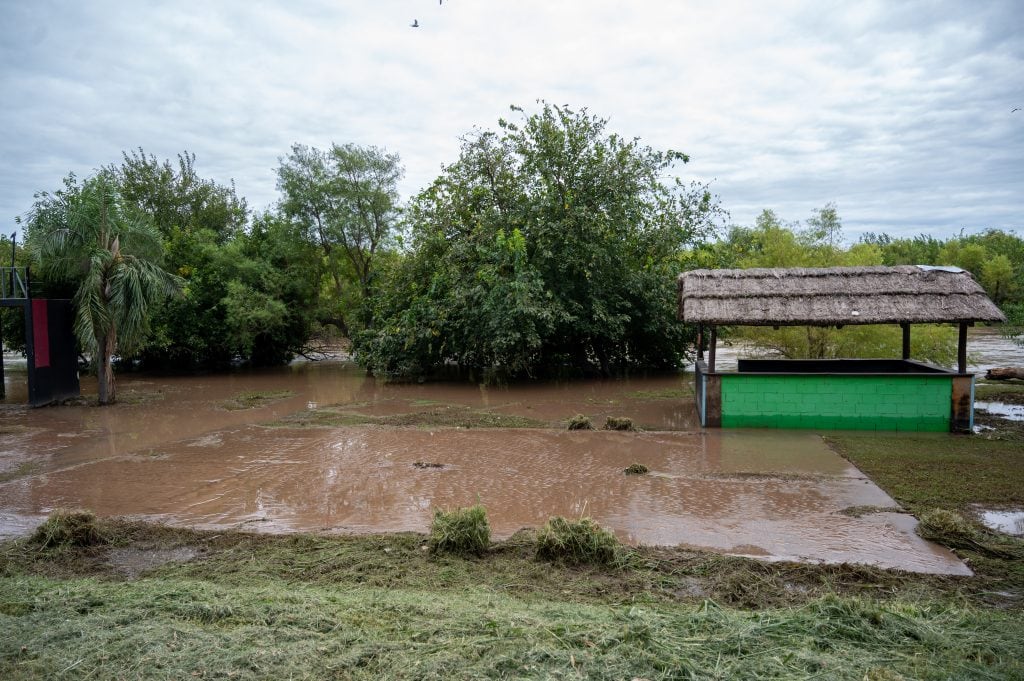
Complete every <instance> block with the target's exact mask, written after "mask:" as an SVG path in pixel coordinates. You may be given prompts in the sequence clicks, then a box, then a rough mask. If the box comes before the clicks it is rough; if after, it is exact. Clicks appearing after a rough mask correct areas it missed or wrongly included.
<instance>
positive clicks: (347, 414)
mask: <svg viewBox="0 0 1024 681" xmlns="http://www.w3.org/2000/svg"><path fill="white" fill-rule="evenodd" d="M266 425H267V426H270V427H274V428H337V427H344V426H374V425H376V426H394V427H399V428H543V427H545V426H547V425H548V424H546V423H545V422H543V421H539V420H537V419H531V418H527V417H525V416H515V415H512V414H496V413H494V412H489V411H475V410H472V409H468V408H466V407H461V406H442V407H436V408H434V409H428V410H424V411H412V412H409V413H406V414H390V415H388V416H372V415H369V414H360V413H359V412H357V411H351V410H345V409H341V408H335V409H315V410H306V411H302V412H299V413H298V414H292V415H290V416H286V417H285V418H283V419H280V420H278V421H273V422H271V423H268V424H266Z"/></svg>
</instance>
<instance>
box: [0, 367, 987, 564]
mask: <svg viewBox="0 0 1024 681" xmlns="http://www.w3.org/2000/svg"><path fill="white" fill-rule="evenodd" d="M120 387H121V395H122V397H123V398H124V400H125V402H124V403H123V404H120V405H117V406H115V407H113V408H107V409H98V408H94V407H86V406H82V407H59V408H51V409H42V410H27V409H23V408H14V407H6V408H4V409H2V410H0V476H2V477H0V535H11V534H18V533H22V532H25V531H27V530H28V529H29V528H30V527H32V526H33V525H34V524H36V523H38V522H39V521H40V520H41V518H42V517H43V516H44V515H45V514H46V513H48V512H49V511H50V510H52V509H53V508H55V507H61V506H65V507H85V508H90V509H92V510H94V511H95V512H97V513H99V514H101V515H131V516H136V517H142V518H148V519H153V520H159V521H162V522H167V523H170V524H175V525H186V526H197V527H206V528H228V527H230V528H241V529H249V530H255V531H269V532H290V531H319V532H341V533H346V532H380V531H396V530H412V531H426V530H427V528H428V527H429V523H430V517H431V513H432V511H433V509H434V508H438V507H440V508H447V507H454V506H460V505H467V504H472V503H476V502H477V501H480V502H481V503H483V504H484V505H486V506H487V508H488V514H489V518H490V521H491V524H492V528H493V530H494V534H495V536H496V537H498V538H501V537H506V536H508V535H510V534H512V533H513V532H515V531H516V530H518V529H520V528H522V527H527V526H534V527H535V526H538V525H541V524H543V522H544V521H545V520H547V518H548V517H550V516H551V515H564V516H567V517H579V516H580V515H584V514H586V515H589V516H591V517H593V518H594V519H595V520H597V521H598V522H599V523H601V524H602V525H605V526H607V527H609V528H611V529H613V530H614V531H615V532H616V533H617V534H618V535H619V536H620V538H622V539H623V540H625V541H628V542H632V543H643V544H660V545H677V544H684V545H689V546H695V547H704V548H712V549H715V550H719V551H723V552H726V553H732V554H738V555H752V556H759V557H767V558H786V559H802V560H815V561H828V562H842V561H849V562H861V563H872V564H877V565H882V566H886V567H899V568H903V569H908V570H916V571H926V572H949V573H957V574H965V573H967V569H966V567H965V566H964V565H963V564H962V563H960V562H959V561H958V560H956V558H955V557H954V556H953V555H952V554H950V553H949V552H947V551H945V550H944V549H941V548H940V547H937V546H935V545H932V544H929V543H927V542H924V541H923V540H921V539H920V538H918V537H917V536H916V535H915V534H914V533H913V525H914V520H913V518H911V517H910V516H908V515H905V514H899V513H889V512H881V513H869V514H867V515H864V516H862V517H853V516H851V515H848V514H846V513H843V511H844V509H849V508H852V507H864V506H871V507H879V508H887V507H893V506H895V504H894V502H893V501H892V499H891V498H889V497H888V495H886V494H885V493H884V492H883V491H882V490H880V489H879V488H878V487H877V486H875V485H874V484H873V483H871V482H870V481H869V480H867V479H866V478H865V477H864V476H863V475H862V474H860V472H859V471H857V469H856V468H854V467H853V466H851V465H850V464H849V463H847V462H846V461H845V460H843V459H841V458H840V457H839V456H837V455H836V454H835V453H834V452H832V451H831V450H830V449H829V448H828V447H827V445H826V444H825V443H824V441H823V440H822V438H821V437H820V436H818V435H815V434H811V433H804V432H786V431H724V432H701V431H700V430H699V428H698V427H697V425H696V423H695V422H694V420H695V417H694V414H693V406H692V399H691V398H689V397H688V393H689V388H688V383H686V382H685V381H684V379H682V378H680V377H678V376H670V377H658V378H644V379H635V380H629V381H613V382H575V383H568V384H538V385H531V386H520V387H510V388H499V389H481V388H478V387H475V386H466V385H462V384H459V385H444V384H441V385H438V384H431V385H425V386H417V385H409V386H382V385H380V384H377V383H376V382H374V381H372V380H369V379H366V378H365V377H364V376H363V375H362V374H361V373H360V372H359V371H358V370H357V369H354V368H352V367H348V366H345V365H342V364H319V365H308V364H305V365H294V366H293V367H290V368H286V369H281V370H274V371H265V372H255V373H242V374H236V375H231V376H211V377H188V378H161V379H154V378H145V379H141V378H136V377H126V378H125V379H124V380H122V382H121V384H120ZM86 390H88V387H86ZM329 405H341V406H340V407H339V406H334V407H333V408H332V409H333V411H332V412H331V413H335V412H337V411H339V410H340V411H342V412H343V413H345V414H348V415H353V414H355V415H363V416H365V417H386V416H389V415H395V414H415V413H419V412H428V411H429V412H432V413H437V412H438V411H441V412H443V411H444V410H446V409H450V410H454V411H460V412H461V411H465V410H471V411H472V412H474V413H481V412H482V413H485V414H490V415H506V416H518V417H522V418H528V419H530V420H531V422H532V423H535V424H536V425H540V426H546V427H536V428H488V429H469V430H467V429H458V428H450V427H444V426H440V427H439V426H436V425H435V426H431V427H393V426H388V425H377V424H360V425H342V426H332V427H302V428H300V427H292V426H290V425H288V424H289V421H288V419H287V418H286V417H288V416H289V415H291V414H295V413H296V412H307V413H313V414H316V413H318V412H320V411H321V410H323V408H324V407H325V406H329ZM576 413H583V414H586V415H587V416H589V417H591V419H592V420H593V421H594V422H595V423H596V424H600V423H603V421H604V418H605V417H606V416H610V415H614V416H629V417H631V418H633V419H634V421H635V422H637V423H638V424H640V425H642V426H644V427H645V428H646V429H648V431H647V432H640V433H616V432H605V431H590V432H586V431H577V432H568V431H565V430H562V429H561V428H564V425H562V424H563V421H564V419H566V418H568V417H569V416H572V415H574V414H576ZM282 419H284V420H283V421H282ZM275 421H276V422H277V425H275V426H269V425H267V424H269V423H271V422H275ZM634 462H635V463H642V464H644V465H646V466H647V467H648V468H649V469H650V471H651V472H650V473H649V474H647V475H641V476H627V475H625V474H624V473H623V469H624V468H625V467H627V466H628V465H630V464H631V463H634ZM424 464H436V465H431V466H425V465H424Z"/></svg>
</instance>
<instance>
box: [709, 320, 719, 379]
mask: <svg viewBox="0 0 1024 681" xmlns="http://www.w3.org/2000/svg"><path fill="white" fill-rule="evenodd" d="M716 345H718V327H717V326H712V327H711V338H709V339H708V373H709V374H713V373H715V346H716Z"/></svg>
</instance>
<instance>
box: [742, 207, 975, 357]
mask: <svg viewBox="0 0 1024 681" xmlns="http://www.w3.org/2000/svg"><path fill="white" fill-rule="evenodd" d="M841 224H842V223H841V221H840V219H839V215H838V212H837V211H836V209H835V206H834V205H832V204H828V205H827V206H826V207H825V208H823V209H820V210H816V211H814V213H813V214H812V216H811V218H810V219H809V220H808V221H807V225H808V226H807V227H806V228H801V227H800V225H799V224H794V225H790V226H783V225H782V223H781V222H780V221H779V219H778V218H777V217H776V216H775V214H774V213H772V212H771V211H765V212H764V213H762V214H761V217H759V218H758V220H757V223H756V225H755V227H754V228H734V229H733V231H732V232H730V238H736V235H742V237H741V239H742V243H743V246H742V250H743V252H744V253H745V255H744V256H743V257H742V258H740V259H739V260H738V263H737V266H739V267H832V266H847V267H849V266H870V265H881V264H883V260H884V258H885V251H884V249H885V248H887V247H889V246H890V245H891V244H892V243H894V242H893V241H892V240H891V239H889V238H888V237H887V236H885V235H883V238H879V237H878V236H876V235H872V236H871V237H870V238H868V239H865V240H862V241H861V242H860V243H857V244H854V245H853V246H850V247H849V248H844V247H843V246H842V227H841ZM925 243H927V242H925ZM732 333H733V334H734V335H736V336H738V337H741V338H745V339H747V340H749V341H751V342H752V343H753V344H755V345H756V346H758V347H760V348H763V349H765V350H768V351H771V352H774V353H778V354H780V355H782V356H783V357H787V358H790V359H808V358H809V359H830V358H840V357H894V356H899V355H900V353H901V347H902V334H901V331H900V329H899V328H898V327H896V326H884V325H865V326H861V325H853V326H846V327H843V328H841V329H838V328H833V327H824V326H789V327H781V328H779V329H773V328H771V327H763V326H748V327H739V328H737V329H734V330H732ZM911 353H912V356H913V357H915V358H916V359H920V360H925V361H931V362H936V363H939V364H950V363H952V362H953V361H954V360H955V356H956V354H955V332H954V331H953V330H952V328H950V327H942V326H930V325H918V326H916V327H915V328H914V333H913V334H912V336H911Z"/></svg>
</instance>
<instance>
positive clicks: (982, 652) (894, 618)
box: [0, 521, 1024, 680]
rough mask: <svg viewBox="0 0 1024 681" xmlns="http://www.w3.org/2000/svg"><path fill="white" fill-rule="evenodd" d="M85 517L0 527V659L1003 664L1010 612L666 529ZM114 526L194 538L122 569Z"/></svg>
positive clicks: (674, 669)
mask: <svg viewBox="0 0 1024 681" xmlns="http://www.w3.org/2000/svg"><path fill="white" fill-rule="evenodd" d="M102 529H103V531H104V533H105V534H106V535H107V536H108V537H109V538H110V542H111V545H110V546H93V547H83V548H76V549H69V550H66V551H59V552H51V551H40V550H39V549H38V547H36V546H35V545H33V544H31V543H30V542H27V541H25V540H22V541H17V542H7V543H4V544H0V678H4V679H15V680H18V679H37V678H58V677H59V678H143V679H147V678H152V679H166V678H242V679H246V678H310V679H311V678H352V679H371V678H396V679H405V678H408V679H413V678H416V679H423V678H437V679H440V678H495V679H497V678H525V679H546V678H562V677H568V678H595V679H622V678H627V679H628V678H646V679H655V678H807V677H811V676H816V677H821V678H836V679H864V678H874V679H882V678H899V677H900V676H902V677H907V678H1015V677H1019V676H1020V675H1021V674H1024V666H1022V662H1021V660H1020V656H1019V654H1018V653H1019V643H1020V641H1021V640H1022V639H1024V620H1022V618H1021V614H1020V612H1019V611H1012V610H1011V611H1005V610H1000V609H994V608H985V607H983V606H980V605H977V604H972V603H971V602H969V601H965V600H964V599H963V596H962V594H959V593H958V591H957V589H958V588H959V587H960V586H961V585H963V586H967V585H969V584H970V583H971V580H968V579H964V578H949V577H945V578H942V577H922V576H914V575H906V574H901V573H896V572H886V571H882V570H877V569H873V568H854V567H850V566H816V565H797V564H788V563H786V564H767V563H758V562H756V561H750V560H745V559H739V558H727V557H724V556H715V555H712V554H698V553H693V552H686V551H679V550H667V549H638V550H635V551H631V552H630V553H629V555H628V557H627V558H626V559H625V560H624V561H621V562H620V563H619V564H618V565H617V567H616V569H608V568H606V567H599V566H591V565H585V566H569V565H565V564H563V563H548V562H542V561H538V560H537V559H536V558H535V557H534V555H535V552H536V548H537V545H538V540H537V539H536V538H535V537H534V536H533V535H531V534H530V533H521V534H519V535H517V536H515V537H513V539H512V540H509V541H506V542H501V543H498V544H495V545H493V546H492V548H491V550H490V551H488V552H487V554H486V555H485V557H483V558H474V559H470V560H467V559H465V558H462V557H458V556H452V555H447V554H434V553H431V552H426V551H423V550H422V549H423V547H424V546H425V545H426V538H425V537H423V536H422V535H409V534H405V535H389V536H372V537H316V536H309V535H293V536H265V535H246V534H238V533H223V532H219V533H213V532H193V531H188V530H172V529H169V528H164V527H159V526H151V525H143V524H138V523H129V522H123V521H113V522H107V523H105V524H103V527H102ZM125 545H130V546H141V547H158V546H159V547H171V546H182V545H188V546H192V547H194V548H195V549H196V555H197V556H198V557H197V558H196V559H194V560H191V561H187V562H180V563H169V564H166V565H163V566H161V567H158V568H155V569H153V570H150V571H149V572H145V573H143V574H142V575H141V576H140V577H139V578H137V579H134V580H128V579H125V578H124V577H123V576H121V575H120V573H118V572H117V571H116V569H115V566H112V565H111V563H110V560H111V558H110V557H111V555H113V554H112V551H113V547H117V546H125ZM750 601H756V603H754V604H753V605H750V604H748V603H749V602H750Z"/></svg>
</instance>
